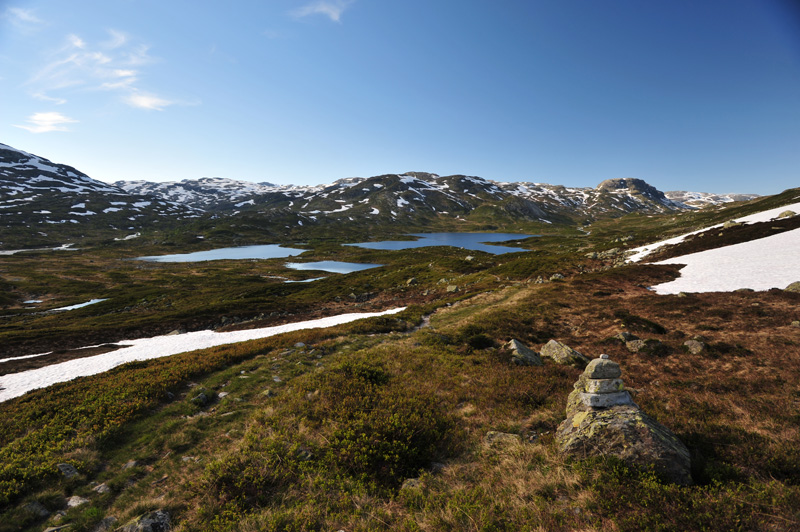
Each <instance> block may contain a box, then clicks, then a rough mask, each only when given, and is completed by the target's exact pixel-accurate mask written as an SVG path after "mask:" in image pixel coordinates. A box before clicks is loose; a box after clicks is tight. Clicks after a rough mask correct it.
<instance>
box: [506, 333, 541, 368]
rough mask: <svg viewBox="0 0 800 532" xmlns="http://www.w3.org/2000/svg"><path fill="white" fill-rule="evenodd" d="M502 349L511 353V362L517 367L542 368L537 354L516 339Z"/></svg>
mask: <svg viewBox="0 0 800 532" xmlns="http://www.w3.org/2000/svg"><path fill="white" fill-rule="evenodd" d="M503 349H504V350H506V351H509V352H511V361H512V362H513V363H514V364H516V365H518V366H543V365H544V363H543V362H542V359H541V357H540V356H539V353H537V352H536V351H534V350H532V349H531V348H529V347H528V346H526V345H525V344H523V343H522V342H520V341H519V340H516V339H511V340H509V341H508V342H507V343H506V344H505V345H503Z"/></svg>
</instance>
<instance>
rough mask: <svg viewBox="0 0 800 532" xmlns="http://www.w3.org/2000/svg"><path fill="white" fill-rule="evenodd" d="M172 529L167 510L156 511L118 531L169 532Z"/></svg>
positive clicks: (138, 518)
mask: <svg viewBox="0 0 800 532" xmlns="http://www.w3.org/2000/svg"><path fill="white" fill-rule="evenodd" d="M171 528H172V525H171V523H170V517H169V513H168V512H167V511H165V510H155V511H153V512H148V513H146V514H144V515H141V516H139V517H137V518H136V519H134V520H133V521H131V522H129V523H128V524H126V525H125V526H123V527H120V528H119V529H118V530H119V532H169V530H171Z"/></svg>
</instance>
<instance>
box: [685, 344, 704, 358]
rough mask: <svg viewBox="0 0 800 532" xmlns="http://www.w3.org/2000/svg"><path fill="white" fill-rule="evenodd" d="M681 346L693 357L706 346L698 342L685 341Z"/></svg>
mask: <svg viewBox="0 0 800 532" xmlns="http://www.w3.org/2000/svg"><path fill="white" fill-rule="evenodd" d="M683 345H684V347H685V348H686V350H687V351H688V352H690V353H691V354H693V355H699V354H700V353H702V352H703V350H704V349H705V348H706V344H704V343H703V342H700V341H698V340H686V341H685V342H683Z"/></svg>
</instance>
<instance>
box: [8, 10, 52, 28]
mask: <svg viewBox="0 0 800 532" xmlns="http://www.w3.org/2000/svg"><path fill="white" fill-rule="evenodd" d="M3 16H4V18H7V19H9V20H11V23H12V24H44V21H42V20H41V19H40V18H39V17H37V16H36V15H35V14H34V12H33V10H32V9H22V8H21V7H9V8H6V10H5V13H4V15H3Z"/></svg>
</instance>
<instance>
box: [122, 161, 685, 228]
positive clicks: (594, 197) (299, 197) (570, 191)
mask: <svg viewBox="0 0 800 532" xmlns="http://www.w3.org/2000/svg"><path fill="white" fill-rule="evenodd" d="M115 185H116V186H118V187H120V188H122V189H124V190H126V191H128V192H131V193H136V194H152V195H155V196H156V197H159V198H161V199H165V200H170V201H176V202H185V203H186V204H188V205H191V206H192V207H195V208H197V209H203V210H206V211H209V212H211V211H213V212H225V211H228V212H230V211H234V212H236V211H239V212H242V211H248V212H252V211H258V212H261V213H265V214H266V213H268V212H273V211H281V212H283V213H285V214H287V213H290V212H291V213H294V214H296V215H297V216H299V217H300V219H301V220H308V221H311V222H314V221H316V220H318V219H319V218H320V217H327V218H334V219H349V220H356V219H372V220H375V221H377V220H379V219H387V220H388V221H397V220H403V219H409V218H420V217H431V216H453V217H466V216H473V217H475V216H477V217H481V216H482V217H501V218H516V219H520V220H526V221H540V222H544V223H559V222H568V221H573V220H574V219H576V218H587V217H588V218H590V219H594V218H598V217H604V216H618V215H622V214H626V213H629V212H639V211H641V212H649V213H656V212H667V211H672V210H680V209H685V208H686V206H684V205H681V204H679V203H675V202H673V201H672V200H670V199H669V198H667V197H666V196H665V195H664V194H663V193H662V192H660V191H658V190H656V189H655V188H654V187H652V186H650V185H648V184H647V183H645V182H644V181H642V180H640V179H632V178H626V179H611V180H608V181H604V182H603V183H601V184H600V185H599V186H598V187H597V188H568V187H564V186H560V185H548V184H541V183H502V182H496V181H491V180H487V179H484V178H481V177H475V176H465V175H452V176H439V175H436V174H431V173H427V172H406V173H404V174H385V175H380V176H374V177H369V178H361V177H352V178H346V179H340V180H338V181H335V182H334V183H332V184H330V185H319V186H306V187H302V186H286V185H273V184H270V183H258V184H255V183H249V182H244V181H234V180H230V179H221V178H203V179H199V180H183V181H181V182H169V183H150V182H146V181H128V182H126V181H118V182H117V183H115Z"/></svg>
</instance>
